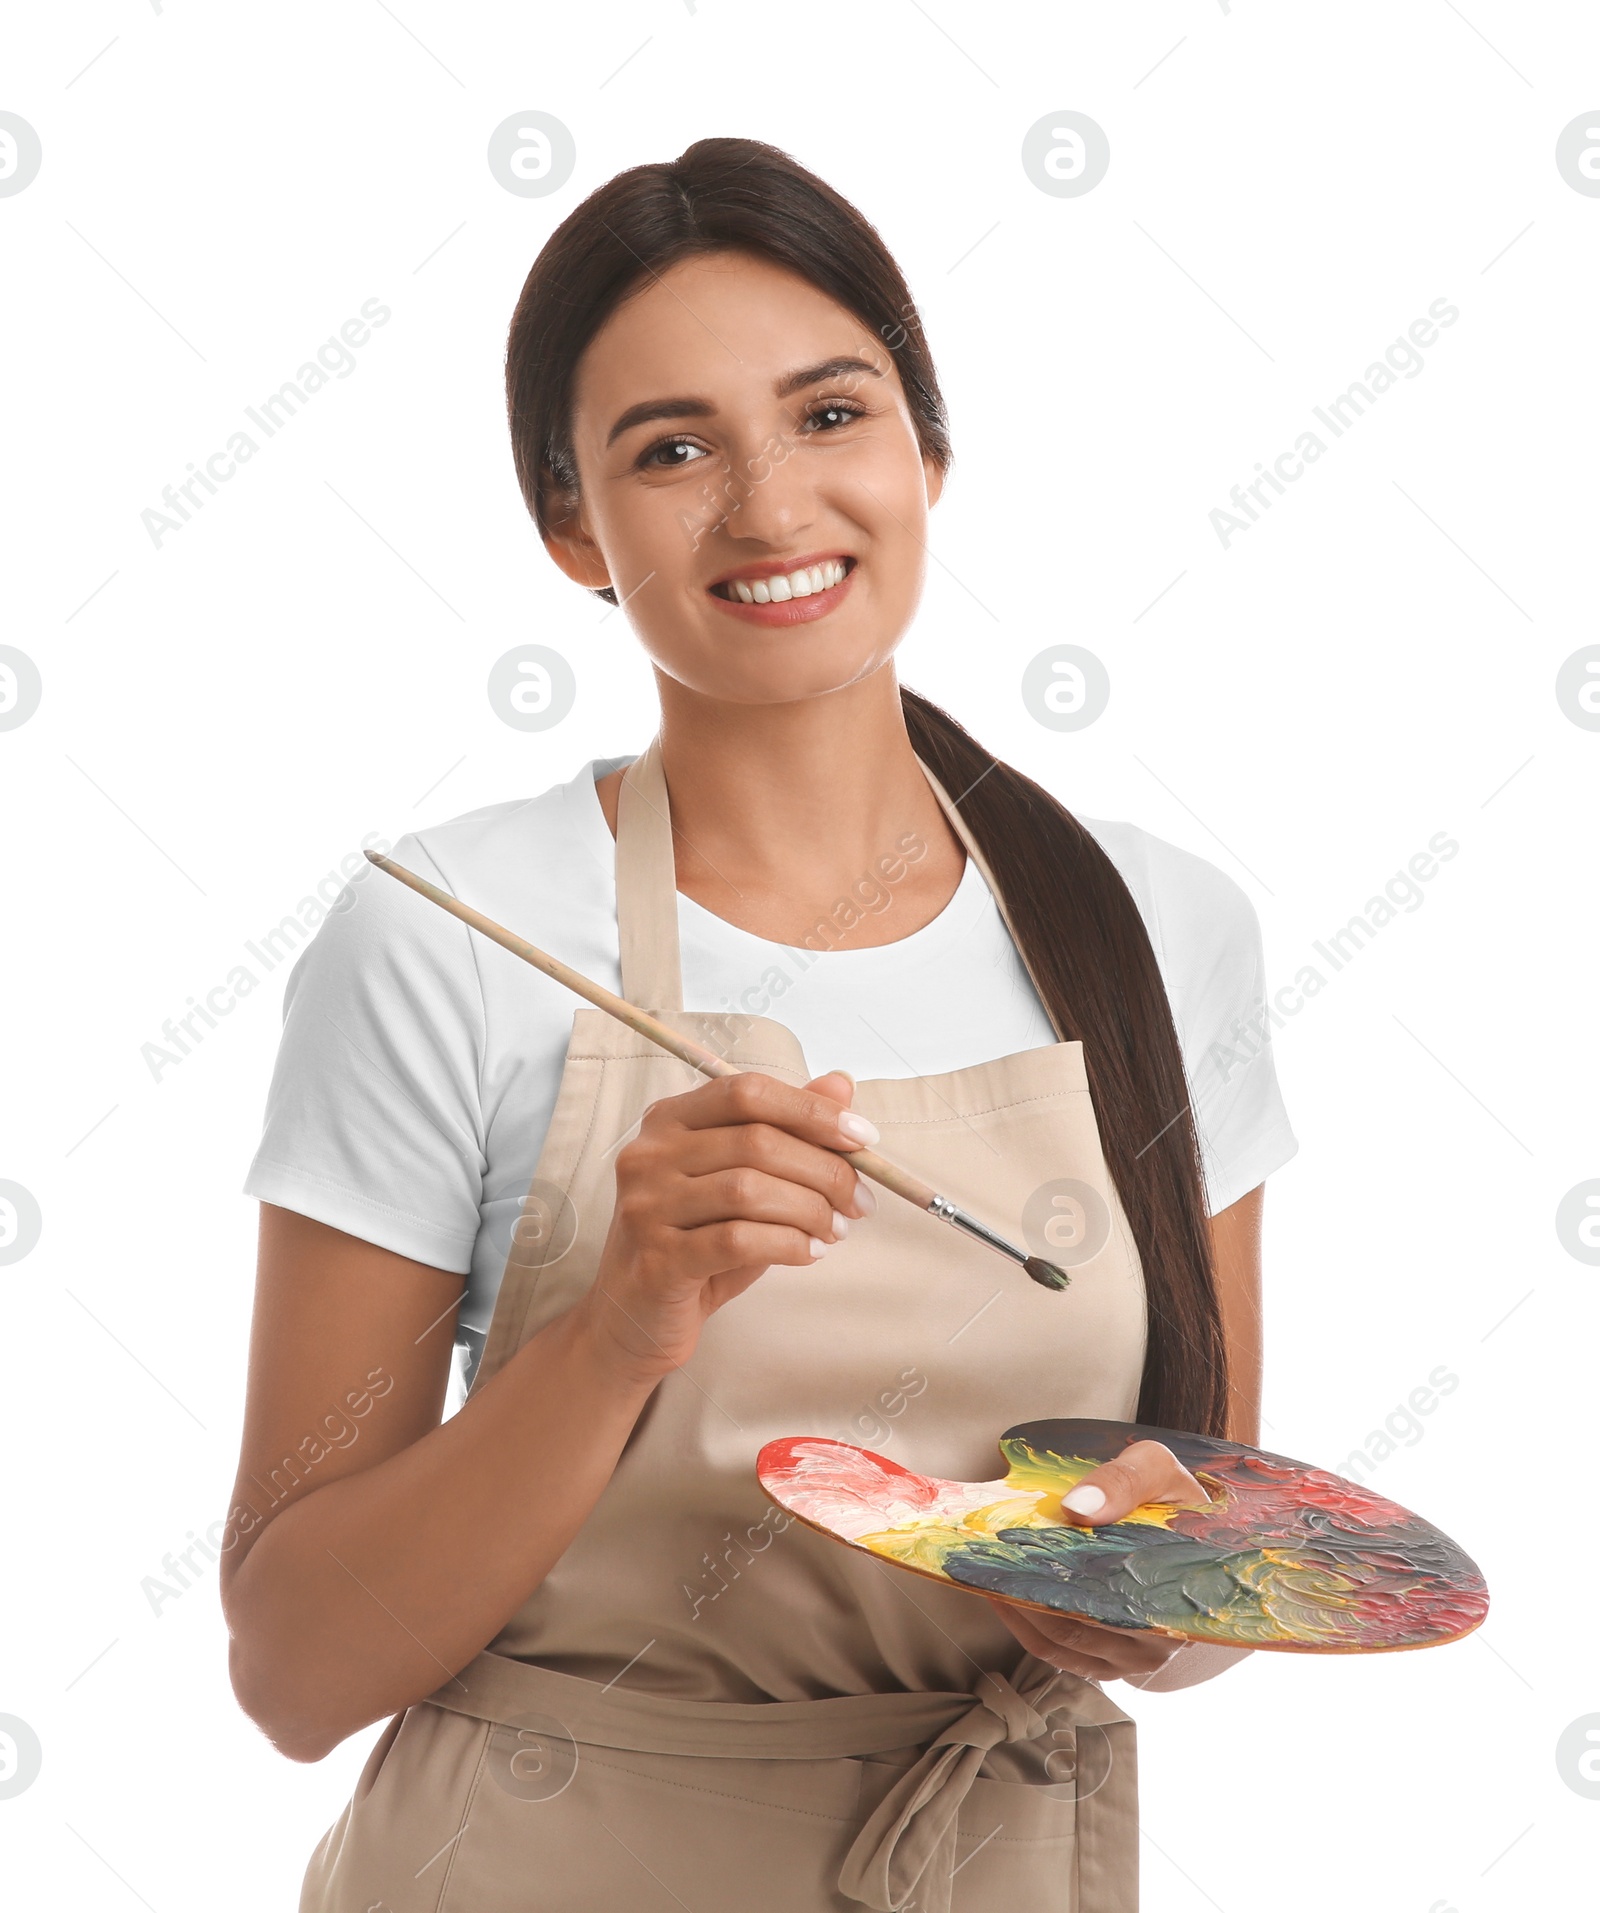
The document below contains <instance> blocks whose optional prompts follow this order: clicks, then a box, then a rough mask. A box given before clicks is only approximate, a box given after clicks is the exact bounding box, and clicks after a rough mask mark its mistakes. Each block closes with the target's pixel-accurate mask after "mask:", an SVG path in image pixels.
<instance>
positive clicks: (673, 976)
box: [617, 733, 1053, 1020]
mask: <svg viewBox="0 0 1600 1913" xmlns="http://www.w3.org/2000/svg"><path fill="white" fill-rule="evenodd" d="M917 762H918V764H919V765H921V768H922V774H923V776H924V777H926V778H927V780H928V783H929V785H930V787H931V788H932V790H933V794H934V796H935V797H936V798H937V799H938V802H939V808H940V809H941V810H942V811H943V812H944V814H945V816H946V817H947V818H948V819H949V821H950V827H951V829H952V830H954V832H955V833H956V835H957V836H958V837H959V838H960V839H961V842H962V845H963V846H964V848H965V850H966V853H967V855H968V856H969V857H970V858H971V859H972V861H973V862H974V863H975V864H976V865H977V866H978V874H979V875H980V876H981V877H982V878H983V880H984V882H985V883H986V884H987V885H988V886H989V890H990V893H991V894H992V895H993V897H994V899H995V902H996V903H997V905H998V906H999V909H1000V914H1001V916H1002V918H1003V919H1004V921H1005V925H1006V928H1007V929H1008V930H1010V931H1011V933H1012V939H1013V941H1015V938H1016V931H1015V929H1014V927H1013V925H1012V923H1011V917H1010V913H1009V912H1008V911H1007V909H1006V906H1005V900H1004V898H1003V897H1002V896H1001V893H1000V887H999V885H998V884H997V883H996V882H995V880H994V873H993V872H992V871H991V870H990V868H989V865H988V861H987V859H986V858H985V857H984V855H983V853H982V851H980V850H979V848H978V846H977V843H976V841H975V840H974V838H973V835H972V832H971V830H969V829H968V827H967V821H966V819H965V818H964V817H963V816H962V815H961V812H960V810H959V809H958V808H957V806H956V804H955V802H953V801H952V799H951V797H950V796H949V793H948V792H947V791H946V790H945V789H944V786H943V785H942V784H941V783H940V782H939V780H938V778H937V777H935V776H934V774H933V772H932V771H931V770H929V769H928V767H927V765H926V764H924V763H923V762H922V759H921V758H920V757H919V758H918V759H917ZM617 937H618V943H619V946H620V949H621V955H622V994H623V995H624V996H625V997H626V998H627V999H628V1001H629V1002H630V1003H637V1004H638V1005H639V1007H640V1008H641V1009H646V1010H681V1009H682V1008H683V970H682V965H681V962H680V959H679V955H678V883H677V866H676V860H675V858H674V855H673V848H672V809H671V806H670V804H669V803H668V801H667V779H666V773H665V772H664V771H663V770H662V767H661V737H660V734H659V733H657V735H656V736H655V737H653V738H652V739H651V740H650V746H649V749H648V750H646V751H645V752H644V754H643V755H642V756H640V757H637V758H635V759H634V761H633V762H632V764H630V765H629V766H628V768H627V770H626V771H624V772H623V774H622V788H621V790H620V791H619V793H618V796H617ZM1034 981H1035V987H1037V982H1038V979H1037V978H1035V979H1034ZM1052 1020H1053V1019H1052Z"/></svg>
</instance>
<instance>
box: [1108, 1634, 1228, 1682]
mask: <svg viewBox="0 0 1600 1913" xmlns="http://www.w3.org/2000/svg"><path fill="white" fill-rule="evenodd" d="M1254 1651H1255V1650H1254V1649H1253V1648H1248V1647H1222V1646H1220V1645H1218V1644H1217V1643H1216V1642H1213V1641H1185V1642H1184V1644H1183V1646H1182V1647H1180V1648H1179V1649H1178V1651H1177V1653H1176V1654H1174V1655H1173V1656H1172V1658H1171V1660H1169V1661H1168V1662H1167V1663H1166V1665H1165V1666H1164V1667H1158V1668H1157V1669H1156V1671H1155V1672H1154V1673H1153V1674H1133V1675H1124V1676H1123V1678H1124V1679H1125V1680H1126V1681H1127V1683H1128V1685H1129V1686H1130V1687H1138V1688H1142V1689H1144V1690H1145V1691H1146V1692H1148V1693H1152V1694H1172V1693H1176V1692H1177V1691H1178V1689H1179V1688H1183V1687H1198V1686H1199V1685H1200V1683H1201V1682H1202V1681H1209V1680H1215V1678H1216V1677H1217V1675H1218V1674H1225V1673H1226V1672H1227V1671H1228V1669H1229V1668H1230V1667H1232V1666H1233V1665H1234V1664H1235V1663H1236V1662H1238V1661H1242V1660H1243V1659H1244V1658H1245V1657H1246V1655H1248V1654H1251V1653H1253V1652H1254Z"/></svg>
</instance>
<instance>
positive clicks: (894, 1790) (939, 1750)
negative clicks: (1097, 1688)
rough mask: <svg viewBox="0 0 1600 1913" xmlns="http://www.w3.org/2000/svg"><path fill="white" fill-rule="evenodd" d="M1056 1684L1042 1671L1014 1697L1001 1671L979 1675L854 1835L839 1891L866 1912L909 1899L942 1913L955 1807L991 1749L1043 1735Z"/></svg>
mask: <svg viewBox="0 0 1600 1913" xmlns="http://www.w3.org/2000/svg"><path fill="white" fill-rule="evenodd" d="M1058 1679H1059V1675H1058V1674H1057V1673H1056V1671H1055V1670H1054V1669H1050V1670H1048V1671H1047V1672H1046V1674H1045V1676H1044V1677H1043V1678H1042V1679H1039V1680H1035V1681H1033V1682H1031V1683H1030V1684H1029V1685H1028V1686H1027V1687H1026V1688H1025V1689H1024V1690H1023V1691H1021V1692H1019V1691H1018V1690H1017V1689H1016V1688H1015V1687H1013V1686H1012V1684H1011V1682H1010V1681H1009V1680H1007V1679H1006V1677H1005V1676H1004V1675H1003V1674H980V1675H979V1676H978V1678H977V1679H976V1680H975V1681H974V1682H973V1684H972V1695H973V1705H972V1707H971V1708H970V1709H969V1710H968V1711H967V1712H966V1713H965V1714H963V1715H962V1716H961V1717H960V1719H959V1720H956V1721H954V1722H952V1724H951V1725H950V1726H948V1727H946V1728H945V1730H944V1731H943V1733H941V1734H938V1735H936V1736H935V1737H934V1739H933V1740H932V1741H930V1742H929V1744H928V1747H927V1750H926V1751H925V1752H924V1753H923V1755H922V1757H921V1758H920V1759H919V1760H918V1761H917V1762H916V1763H915V1764H914V1765H913V1766H912V1767H910V1768H909V1769H908V1770H907V1771H906V1773H905V1774H904V1776H903V1777H902V1778H901V1779H900V1780H898V1781H896V1782H895V1784H894V1786H893V1787H891V1788H890V1789H889V1791H888V1793H887V1794H885V1795H884V1797H883V1799H882V1800H881V1801H880V1802H879V1803H878V1805H877V1807H876V1808H875V1809H874V1811H873V1812H872V1814H871V1815H870V1816H869V1817H868V1819H867V1821H866V1823H865V1824H864V1825H863V1827H862V1828H861V1831H860V1832H859V1833H858V1834H857V1835H856V1837H855V1840H854V1842H853V1843H852V1845H851V1848H850V1851H849V1853H848V1854H846V1856H845V1861H844V1865H843V1866H842V1867H841V1868H840V1869H839V1891H840V1892H841V1893H843V1894H844V1895H845V1896H846V1897H847V1898H848V1899H853V1900H855V1901H857V1902H858V1903H859V1904H861V1905H862V1906H867V1907H871V1908H872V1909H873V1913H896V1910H897V1909H905V1908H908V1907H909V1906H910V1905H912V1904H913V1901H912V1896H913V1895H915V1896H916V1898H915V1902H914V1904H915V1907H916V1913H949V1908H950V1891H951V1889H950V1879H951V1874H952V1873H953V1871H954V1868H955V1853H956V1819H957V1816H958V1815H959V1813H960V1811H961V1803H962V1801H963V1800H964V1799H965V1798H966V1797H967V1794H968V1792H969V1791H970V1790H971V1787H972V1783H973V1781H974V1780H975V1779H976V1778H977V1776H978V1769H979V1768H980V1767H981V1766H982V1765H983V1760H984V1755H985V1754H987V1753H988V1751H989V1749H990V1748H991V1747H996V1746H999V1745H1000V1743H1001V1742H1002V1741H1019V1740H1035V1739H1037V1738H1038V1736H1039V1735H1040V1734H1042V1733H1044V1732H1045V1731H1046V1730H1047V1728H1048V1726H1049V1719H1048V1708H1047V1702H1048V1698H1049V1694H1050V1690H1051V1689H1052V1688H1053V1687H1054V1686H1055V1684H1056V1682H1057V1680H1058ZM1042 1709H1043V1710H1044V1711H1041V1710H1042Z"/></svg>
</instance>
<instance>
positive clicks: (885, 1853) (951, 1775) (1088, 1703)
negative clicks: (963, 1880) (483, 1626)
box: [428, 1650, 1128, 1913]
mask: <svg viewBox="0 0 1600 1913" xmlns="http://www.w3.org/2000/svg"><path fill="white" fill-rule="evenodd" d="M1030 1662H1031V1657H1029V1658H1028V1659H1025V1660H1024V1662H1023V1666H1024V1667H1028V1666H1029V1665H1030ZM1031 1664H1032V1665H1033V1666H1034V1667H1035V1668H1037V1669H1038V1670H1039V1671H1038V1672H1037V1673H1035V1674H1033V1675H1032V1676H1030V1677H1029V1678H1026V1679H1023V1680H1022V1681H1021V1682H1020V1684H1019V1685H1013V1683H1012V1681H1011V1680H1008V1679H1007V1678H1006V1676H1005V1675H1003V1674H990V1673H980V1674H979V1675H978V1676H977V1678H976V1679H975V1680H974V1681H973V1684H972V1691H971V1692H970V1693H966V1694H956V1693H932V1692H916V1691H901V1692H896V1693H888V1694H851V1695H844V1696H840V1697H838V1698H835V1699H829V1700H802V1701H756V1702H744V1701H691V1700H677V1699H673V1698H671V1697H669V1696H667V1695H662V1694H644V1693H639V1692H637V1691H636V1690H633V1689H629V1688H623V1687H615V1686H612V1687H601V1686H600V1685H599V1684H598V1682H595V1681H587V1680H579V1679H578V1678H576V1677H575V1676H574V1675H571V1674H561V1673H557V1672H556V1671H555V1669H553V1668H549V1667H541V1666H539V1665H538V1663H537V1662H533V1661H519V1660H515V1659H513V1658H512V1657H511V1656H509V1655H505V1654H496V1653H492V1652H489V1651H487V1650H486V1651H485V1652H484V1653H482V1654H479V1655H478V1656H477V1658H476V1659H475V1660H473V1661H471V1662H469V1663H468V1665H467V1666H466V1667H464V1668H463V1669H462V1670H461V1672H460V1674H458V1675H457V1676H456V1677H455V1678H454V1679H453V1680H450V1681H447V1682H446V1683H445V1685H444V1686H443V1687H440V1688H439V1689H438V1690H437V1691H436V1692H434V1693H432V1694H430V1695H429V1696H428V1703H430V1704H431V1705H433V1706H435V1707H443V1708H446V1709H447V1710H448V1711H450V1712H451V1713H457V1714H467V1715H470V1716H472V1717H473V1718H475V1719H478V1720H486V1721H491V1722H503V1723H507V1724H517V1723H518V1722H519V1721H521V1720H522V1719H523V1718H524V1717H525V1716H527V1715H529V1714H535V1713H539V1714H547V1715H552V1716H554V1718H555V1719H556V1720H557V1721H558V1722H559V1723H560V1725H561V1726H562V1728H563V1729H564V1730H565V1731H566V1732H567V1733H569V1734H570V1735H571V1736H572V1738H573V1740H574V1741H576V1742H578V1743H581V1744H583V1743H586V1744H588V1745H590V1746H594V1747H613V1748H619V1749H624V1750H626V1751H628V1752H632V1753H646V1754H683V1755H691V1756H694V1757H697V1758H701V1759H705V1758H712V1759H726V1760H838V1759H860V1758H862V1757H863V1756H865V1755H869V1754H875V1753H892V1752H895V1751H897V1750H899V1749H902V1748H905V1747H911V1746H922V1747H923V1748H924V1751H923V1752H922V1754H921V1755H920V1757H919V1758H918V1759H917V1760H916V1762H915V1763H914V1764H913V1765H912V1766H911V1767H910V1768H908V1769H907V1771H906V1772H905V1773H904V1774H903V1775H902V1776H901V1778H900V1779H899V1780H898V1781H896V1783H895V1784H894V1786H893V1787H891V1788H890V1790H889V1792H888V1793H887V1794H886V1795H885V1796H884V1798H883V1799H882V1800H881V1801H880V1802H879V1804H878V1806H877V1807H876V1808H875V1809H874V1810H873V1812H872V1813H871V1814H870V1815H869V1816H868V1818H867V1820H866V1821H865V1823H864V1824H863V1826H862V1827H861V1829H860V1831H859V1832H858V1833H857V1835H856V1837H855V1840H854V1841H853V1843H852V1844H851V1847H850V1850H849V1852H848V1853H847V1854H846V1856H845V1860H844V1864H843V1866H842V1867H841V1868H840V1872H839V1890H840V1892H841V1893H843V1894H844V1895H845V1896H846V1897H847V1898H849V1899H852V1900H854V1901H856V1902H857V1904H858V1905H861V1906H866V1907H870V1908H872V1909H873V1913H891V1909H893V1908H896V1907H902V1906H904V1905H905V1904H906V1903H907V1901H908V1900H909V1899H910V1898H911V1896H912V1895H913V1894H915V1895H916V1896H917V1905H918V1907H919V1909H922V1910H923V1913H948V1909H949V1906H950V1892H951V1887H950V1881H951V1875H952V1872H953V1870H954V1866H955V1852H956V1820H957V1815H958V1814H959V1812H960V1809H961V1803H962V1801H963V1800H964V1799H965V1798H966V1795H967V1793H968V1791H969V1790H970V1788H971V1786H972V1783H973V1781H974V1780H975V1779H976V1778H977V1775H978V1770H979V1768H980V1767H981V1766H982V1765H983V1760H984V1756H985V1754H987V1752H988V1751H989V1749H990V1748H991V1747H996V1746H998V1745H1000V1743H1001V1742H1003V1741H1004V1742H1018V1741H1028V1740H1035V1739H1037V1738H1038V1737H1039V1736H1040V1735H1041V1734H1044V1733H1045V1732H1047V1731H1048V1730H1049V1726H1050V1722H1051V1720H1052V1718H1056V1717H1059V1716H1061V1715H1062V1714H1065V1715H1066V1716H1067V1717H1068V1720H1069V1722H1070V1724H1072V1725H1075V1726H1082V1725H1097V1726H1113V1725H1116V1724H1118V1723H1122V1722H1126V1721H1127V1720H1128V1716H1127V1715H1126V1714H1124V1713H1122V1712H1120V1710H1119V1709H1118V1708H1117V1707H1116V1706H1114V1705H1113V1703H1112V1702H1111V1701H1109V1700H1107V1699H1106V1697H1105V1695H1104V1693H1103V1692H1102V1691H1101V1690H1100V1689H1099V1688H1098V1687H1096V1686H1094V1685H1093V1684H1092V1683H1089V1682H1081V1681H1075V1680H1074V1679H1073V1678H1072V1677H1071V1676H1068V1675H1064V1674H1061V1673H1060V1672H1058V1671H1057V1670H1056V1669H1055V1668H1053V1667H1049V1666H1046V1665H1045V1664H1044V1663H1043V1662H1031Z"/></svg>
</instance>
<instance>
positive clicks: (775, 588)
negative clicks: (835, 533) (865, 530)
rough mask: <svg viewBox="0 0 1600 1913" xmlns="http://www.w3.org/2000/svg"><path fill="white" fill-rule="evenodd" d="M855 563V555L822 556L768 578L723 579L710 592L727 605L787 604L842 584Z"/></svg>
mask: <svg viewBox="0 0 1600 1913" xmlns="http://www.w3.org/2000/svg"><path fill="white" fill-rule="evenodd" d="M855 563H856V561H855V559H854V558H824V559H822V560H821V561H820V562H819V563H817V564H814V565H802V566H801V567H800V568H799V569H798V570H796V571H785V572H779V573H777V574H775V575H774V576H772V577H770V578H726V579H724V580H723V581H722V583H721V584H715V585H712V587H711V595H712V596H713V597H714V598H721V599H722V600H723V602H724V603H726V604H788V603H789V602H790V601H791V600H792V599H795V598H813V597H820V596H821V594H822V593H823V592H825V591H831V590H832V589H833V587H834V586H835V585H839V584H843V583H844V581H845V579H846V578H847V577H849V575H850V573H851V572H852V571H853V570H854V569H855Z"/></svg>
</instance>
